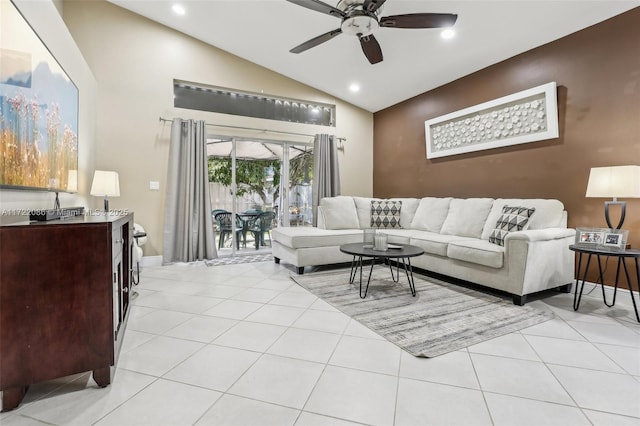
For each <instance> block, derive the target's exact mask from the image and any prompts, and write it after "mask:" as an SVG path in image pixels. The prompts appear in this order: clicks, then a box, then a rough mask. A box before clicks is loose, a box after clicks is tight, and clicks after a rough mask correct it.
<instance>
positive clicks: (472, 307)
mask: <svg viewBox="0 0 640 426" xmlns="http://www.w3.org/2000/svg"><path fill="white" fill-rule="evenodd" d="M366 269H368V268H366ZM366 269H365V271H364V272H365V274H367V273H368V270H366ZM394 271H395V268H394ZM365 274H363V278H364V279H365V280H366V276H364V275H365ZM414 277H415V284H416V296H415V297H412V296H411V292H410V291H409V285H408V283H407V278H406V276H405V275H401V276H400V282H399V283H398V284H395V283H394V282H393V281H392V280H391V276H390V272H389V269H388V268H383V267H381V266H376V268H374V272H373V276H372V279H371V285H370V286H369V292H368V293H367V297H366V298H365V299H360V297H359V295H358V289H359V281H358V277H356V280H355V282H354V283H353V284H349V269H346V270H344V269H343V270H339V271H329V272H319V273H312V274H305V275H292V276H291V278H292V279H293V280H294V281H295V282H297V283H298V284H299V285H301V286H302V287H304V288H306V289H307V290H309V291H310V292H312V293H313V294H315V295H316V296H318V297H320V298H321V299H323V300H324V301H326V302H328V303H330V304H331V305H332V306H334V307H335V308H337V309H339V310H340V311H342V312H344V313H345V314H347V315H349V316H350V317H351V318H354V319H355V320H357V321H358V322H360V323H361V324H363V325H365V326H367V327H368V328H370V329H371V330H373V331H374V332H376V333H378V334H379V335H381V336H383V337H384V338H386V339H387V340H389V341H390V342H392V343H395V344H396V345H398V346H400V347H401V348H403V349H404V350H406V351H407V352H409V353H410V354H412V355H414V356H418V357H427V358H431V357H435V356H438V355H442V354H444V353H447V352H452V351H455V350H458V349H461V348H465V347H467V346H470V345H474V344H476V343H480V342H483V341H486V340H489V339H493V338H495V337H498V336H502V335H505V334H508V333H511V332H514V331H517V330H521V329H523V328H526V327H530V326H532V325H535V324H539V323H541V322H544V321H547V320H550V319H552V318H553V313H552V312H547V311H542V310H539V309H536V308H533V307H529V306H516V305H513V304H512V303H511V300H504V299H501V298H499V297H496V296H493V295H489V294H485V293H482V292H479V291H476V290H472V289H469V288H466V287H462V286H459V285H455V284H450V283H446V282H444V281H440V280H437V279H435V278H430V277H429V278H427V277H423V276H421V275H418V274H415V275H414Z"/></svg>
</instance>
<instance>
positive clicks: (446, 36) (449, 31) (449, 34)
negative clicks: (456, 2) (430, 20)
mask: <svg viewBox="0 0 640 426" xmlns="http://www.w3.org/2000/svg"><path fill="white" fill-rule="evenodd" d="M455 36H456V32H455V31H453V30H452V29H451V28H447V29H446V30H443V31H442V32H441V33H440V37H442V38H443V39H445V40H448V39H450V38H454V37H455Z"/></svg>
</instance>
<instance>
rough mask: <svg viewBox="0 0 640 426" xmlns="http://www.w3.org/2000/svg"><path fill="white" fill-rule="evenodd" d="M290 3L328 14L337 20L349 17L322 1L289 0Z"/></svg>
mask: <svg viewBox="0 0 640 426" xmlns="http://www.w3.org/2000/svg"><path fill="white" fill-rule="evenodd" d="M287 1H288V2H289V3H293V4H297V5H298V6H302V7H306V8H307V9H311V10H315V11H316V12H320V13H326V14H327V15H331V16H335V17H337V18H345V17H346V16H347V15H346V14H345V13H344V12H343V11H341V10H340V9H336V8H335V7H333V6H330V5H328V4H326V3H323V2H321V1H320V0H287Z"/></svg>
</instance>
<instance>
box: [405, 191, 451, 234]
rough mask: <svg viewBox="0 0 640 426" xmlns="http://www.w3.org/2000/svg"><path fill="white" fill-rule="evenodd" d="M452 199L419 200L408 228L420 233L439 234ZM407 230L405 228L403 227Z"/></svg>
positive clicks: (429, 198)
mask: <svg viewBox="0 0 640 426" xmlns="http://www.w3.org/2000/svg"><path fill="white" fill-rule="evenodd" d="M451 200H452V198H450V197H449V198H434V197H425V198H423V199H421V200H420V204H418V208H417V209H416V213H415V215H414V216H413V220H412V221H411V224H410V225H409V226H408V228H411V229H420V230H422V231H429V232H440V230H441V229H442V224H443V223H444V220H445V218H446V217H447V213H449V204H450V203H451ZM405 228H407V226H405Z"/></svg>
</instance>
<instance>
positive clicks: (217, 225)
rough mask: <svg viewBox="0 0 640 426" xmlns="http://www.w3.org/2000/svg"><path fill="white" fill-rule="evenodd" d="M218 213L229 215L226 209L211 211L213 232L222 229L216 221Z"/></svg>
mask: <svg viewBox="0 0 640 426" xmlns="http://www.w3.org/2000/svg"><path fill="white" fill-rule="evenodd" d="M218 213H228V211H227V210H225V209H213V210H211V219H213V230H214V231H218V230H219V229H220V224H219V223H218V221H217V220H216V214H218Z"/></svg>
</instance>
